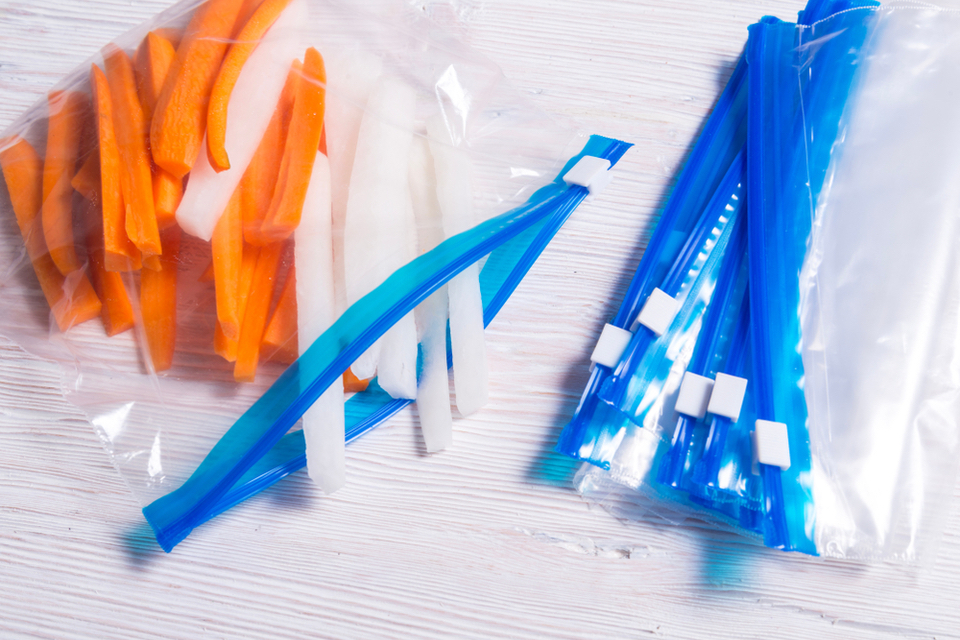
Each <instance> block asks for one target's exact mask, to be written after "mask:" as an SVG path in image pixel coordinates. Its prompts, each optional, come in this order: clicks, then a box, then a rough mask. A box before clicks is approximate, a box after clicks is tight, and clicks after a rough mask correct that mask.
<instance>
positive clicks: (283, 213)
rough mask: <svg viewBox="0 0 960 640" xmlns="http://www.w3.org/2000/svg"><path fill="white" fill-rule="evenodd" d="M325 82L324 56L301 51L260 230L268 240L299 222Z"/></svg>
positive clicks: (278, 237) (282, 237) (287, 232)
mask: <svg viewBox="0 0 960 640" xmlns="http://www.w3.org/2000/svg"><path fill="white" fill-rule="evenodd" d="M326 82H327V77H326V71H325V70H324V66H323V58H322V57H321V56H320V52H319V51H317V50H316V49H314V48H313V47H310V48H309V49H307V52H306V54H305V55H304V60H303V77H302V78H301V79H300V82H299V83H298V84H297V97H296V100H295V101H294V103H293V114H292V115H291V117H290V128H289V131H288V133H287V141H286V144H285V145H284V147H283V159H282V160H281V161H280V174H279V176H278V179H277V186H276V189H275V190H274V192H273V199H272V200H271V202H270V212H269V213H268V214H267V218H266V221H265V222H264V225H263V230H262V232H261V233H262V234H263V236H264V237H265V238H267V239H269V240H271V241H274V242H277V241H280V240H285V239H286V238H289V237H290V235H291V234H292V233H293V232H294V230H295V229H296V228H297V225H299V224H300V215H301V212H302V211H303V201H304V199H305V198H306V195H307V187H308V186H309V185H310V174H311V172H312V171H313V163H314V160H315V158H316V156H317V148H318V147H319V146H320V134H321V133H322V131H323V104H324V93H325V86H326Z"/></svg>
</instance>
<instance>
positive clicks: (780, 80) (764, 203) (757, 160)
mask: <svg viewBox="0 0 960 640" xmlns="http://www.w3.org/2000/svg"><path fill="white" fill-rule="evenodd" d="M796 32H797V28H796V25H794V24H792V23H786V22H780V21H778V20H765V21H763V22H761V23H759V24H755V25H752V26H751V27H750V39H749V40H748V43H747V60H748V64H749V65H750V107H749V118H748V119H749V125H748V126H749V134H748V140H747V144H748V148H749V152H748V153H749V158H750V162H749V170H748V171H749V184H748V188H747V197H748V198H749V208H750V224H749V231H748V234H749V258H750V313H751V319H750V320H751V322H750V326H751V335H752V339H753V375H754V380H755V385H754V398H755V403H756V411H757V418H758V419H763V420H770V421H774V422H782V423H785V424H786V425H787V431H788V434H789V443H790V458H791V464H790V468H789V469H788V470H786V471H781V469H780V468H779V467H773V466H769V465H764V464H761V465H760V468H761V475H762V477H763V490H764V505H765V510H764V527H763V528H764V543H765V544H766V545H767V546H769V547H773V548H776V549H783V550H790V551H802V552H805V553H809V554H812V555H816V545H815V543H814V542H813V538H812V536H813V526H812V523H808V522H807V521H806V516H807V514H808V512H809V513H812V509H808V506H809V505H810V504H811V502H812V487H811V486H810V484H809V483H810V480H809V473H804V471H807V472H808V471H809V469H810V443H809V434H808V432H807V411H806V403H805V400H804V397H803V389H802V380H803V362H802V361H801V360H800V357H799V348H798V345H799V343H800V334H799V322H798V317H797V316H798V312H797V309H798V306H799V303H800V295H799V289H798V286H799V272H800V267H801V265H802V261H803V257H804V253H805V249H806V241H807V237H808V236H809V233H810V224H811V220H810V215H809V210H804V209H803V207H801V206H799V203H797V202H796V201H795V196H796V194H797V191H795V189H796V185H797V181H798V180H800V179H801V178H800V177H798V176H796V175H794V172H791V171H790V169H791V168H793V167H795V166H796V164H797V163H796V161H795V158H794V157H793V156H792V155H791V154H796V153H799V152H800V150H801V149H802V145H801V144H800V143H801V141H800V140H799V139H796V138H795V137H792V136H791V134H792V133H793V132H794V131H795V122H796V119H797V117H798V115H799V90H798V82H797V76H796V71H795V69H796V49H795V41H796ZM802 180H803V181H805V180H806V176H805V175H804V176H802ZM791 205H793V206H791ZM791 352H792V353H791ZM793 356H795V357H793ZM784 475H787V476H788V480H789V482H784Z"/></svg>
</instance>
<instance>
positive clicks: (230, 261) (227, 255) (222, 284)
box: [211, 190, 243, 340]
mask: <svg viewBox="0 0 960 640" xmlns="http://www.w3.org/2000/svg"><path fill="white" fill-rule="evenodd" d="M211 245H212V250H213V273H214V283H215V290H216V294H217V321H218V322H219V324H220V330H221V331H223V333H224V335H225V336H226V337H228V338H230V339H231V340H237V339H238V338H239V337H240V319H241V318H240V316H239V297H240V290H239V285H240V271H241V270H242V266H243V220H242V219H241V217H240V191H239V190H235V191H234V192H233V196H232V197H231V198H230V202H229V203H227V208H226V209H225V210H224V212H223V215H221V216H220V220H219V221H218V222H217V226H216V227H215V228H214V231H213V238H212V242H211Z"/></svg>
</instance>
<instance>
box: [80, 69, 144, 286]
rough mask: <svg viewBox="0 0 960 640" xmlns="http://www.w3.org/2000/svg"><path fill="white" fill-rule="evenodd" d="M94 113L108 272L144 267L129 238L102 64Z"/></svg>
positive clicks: (94, 84) (94, 83)
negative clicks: (98, 148)
mask: <svg viewBox="0 0 960 640" xmlns="http://www.w3.org/2000/svg"><path fill="white" fill-rule="evenodd" d="M90 86H91V88H92V90H93V104H94V112H95V113H96V121H97V132H98V140H99V146H100V152H99V157H100V188H99V192H100V200H101V202H100V204H101V208H102V210H103V225H102V226H103V243H104V258H103V263H104V266H105V267H106V269H107V271H135V270H137V269H139V268H140V251H139V250H138V249H137V247H136V245H134V244H133V242H132V241H131V240H130V238H128V237H127V228H126V208H125V207H124V203H123V193H122V189H121V187H120V174H121V173H122V169H121V164H120V150H119V149H118V148H117V138H116V132H115V130H114V126H113V100H112V98H111V96H110V86H109V83H108V82H107V76H106V75H104V73H103V71H102V70H101V69H100V67H98V66H96V65H92V66H91V67H90Z"/></svg>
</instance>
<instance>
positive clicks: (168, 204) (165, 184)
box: [153, 165, 183, 229]
mask: <svg viewBox="0 0 960 640" xmlns="http://www.w3.org/2000/svg"><path fill="white" fill-rule="evenodd" d="M182 199H183V179H182V178H177V177H176V176H174V175H173V174H172V173H170V172H169V171H165V170H164V169H161V168H160V167H158V166H156V165H154V167H153V206H154V210H155V211H156V213H157V226H158V227H159V228H160V229H166V228H167V227H170V226H172V225H174V224H176V222H177V207H179V206H180V200H182Z"/></svg>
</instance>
